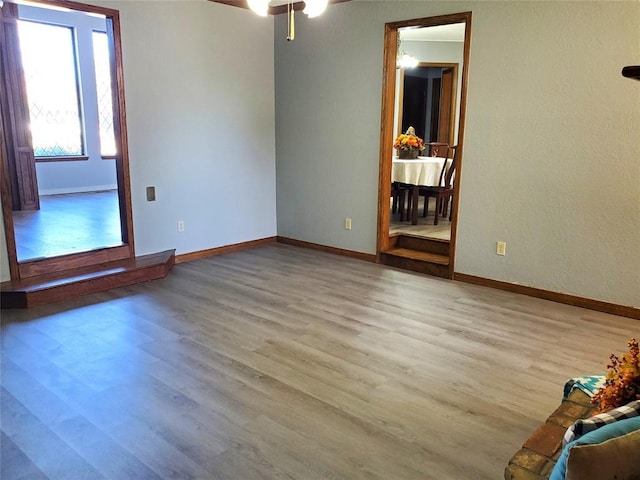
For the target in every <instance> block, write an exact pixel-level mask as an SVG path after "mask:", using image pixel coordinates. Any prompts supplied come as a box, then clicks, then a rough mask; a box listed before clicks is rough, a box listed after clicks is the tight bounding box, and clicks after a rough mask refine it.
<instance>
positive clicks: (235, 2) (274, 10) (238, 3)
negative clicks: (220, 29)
mask: <svg viewBox="0 0 640 480" xmlns="http://www.w3.org/2000/svg"><path fill="white" fill-rule="evenodd" d="M209 1H210V2H213V3H222V4H223V5H230V6H232V7H238V8H244V9H246V10H249V4H248V3H247V2H246V0H209ZM350 1H351V0H329V5H333V4H335V3H345V2H350ZM293 9H294V10H295V11H299V10H303V9H304V2H294V4H293ZM283 13H287V5H286V4H284V5H278V6H277V7H269V15H281V14H283Z"/></svg>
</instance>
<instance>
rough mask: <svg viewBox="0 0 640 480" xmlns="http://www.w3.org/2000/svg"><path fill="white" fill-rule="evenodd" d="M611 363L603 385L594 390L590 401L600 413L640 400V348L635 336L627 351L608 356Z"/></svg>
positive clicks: (630, 341)
mask: <svg viewBox="0 0 640 480" xmlns="http://www.w3.org/2000/svg"><path fill="white" fill-rule="evenodd" d="M609 359H610V360H611V364H609V365H607V368H608V369H609V371H608V372H607V375H606V381H605V382H606V383H605V385H604V387H602V388H601V389H600V390H598V391H597V392H596V394H595V395H594V396H593V398H592V399H591V403H593V404H595V405H598V410H599V411H598V412H596V413H602V412H606V411H608V410H611V409H612V408H617V407H620V406H622V405H626V404H627V403H629V402H632V401H633V400H640V349H639V348H638V341H637V340H636V339H635V338H632V339H631V340H629V353H624V354H622V358H619V357H618V356H617V355H614V354H613V353H612V354H611V356H610V357H609Z"/></svg>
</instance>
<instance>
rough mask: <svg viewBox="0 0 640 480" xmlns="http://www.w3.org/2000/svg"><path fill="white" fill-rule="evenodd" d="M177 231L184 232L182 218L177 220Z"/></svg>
mask: <svg viewBox="0 0 640 480" xmlns="http://www.w3.org/2000/svg"><path fill="white" fill-rule="evenodd" d="M178 231H179V232H184V220H178Z"/></svg>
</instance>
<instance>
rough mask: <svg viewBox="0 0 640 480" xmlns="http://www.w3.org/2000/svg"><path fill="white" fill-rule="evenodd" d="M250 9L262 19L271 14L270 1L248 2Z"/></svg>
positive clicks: (252, 0)
mask: <svg viewBox="0 0 640 480" xmlns="http://www.w3.org/2000/svg"><path fill="white" fill-rule="evenodd" d="M248 3H249V8H250V9H251V10H253V11H254V12H256V13H257V14H258V15H260V16H261V17H266V16H267V14H268V13H269V0H248Z"/></svg>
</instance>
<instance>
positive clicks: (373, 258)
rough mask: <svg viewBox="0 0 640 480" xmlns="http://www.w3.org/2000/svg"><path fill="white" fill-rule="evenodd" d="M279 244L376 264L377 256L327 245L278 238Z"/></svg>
mask: <svg viewBox="0 0 640 480" xmlns="http://www.w3.org/2000/svg"><path fill="white" fill-rule="evenodd" d="M277 239H278V243H284V244H286V245H293V246H295V247H302V248H308V249H311V250H319V251H321V252H327V253H333V254H335V255H342V256H344V257H351V258H357V259H358V260H364V261H366V262H372V263H376V261H377V258H376V255H374V254H372V253H363V252H356V251H354V250H346V249H344V248H337V247H329V246H327V245H320V244H319V243H312V242H305V241H304V240H296V239H294V238H288V237H281V236H278V237H277Z"/></svg>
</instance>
